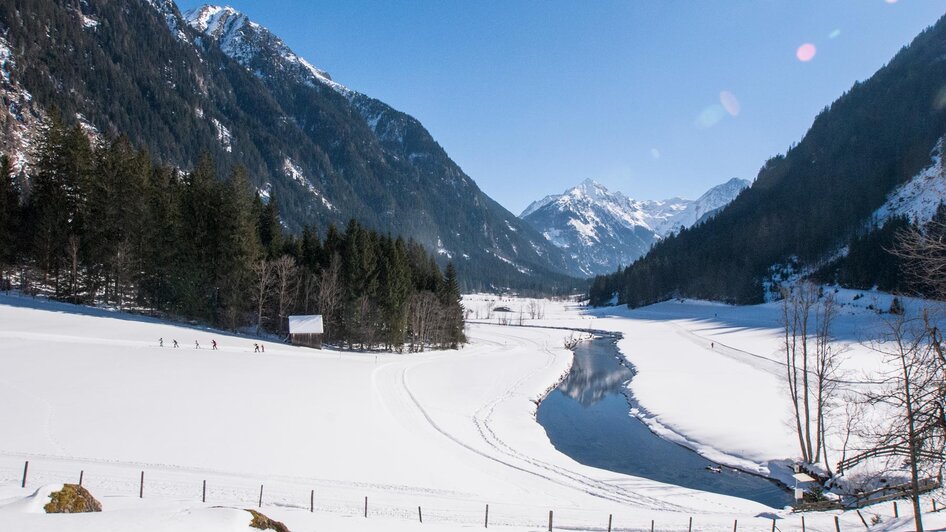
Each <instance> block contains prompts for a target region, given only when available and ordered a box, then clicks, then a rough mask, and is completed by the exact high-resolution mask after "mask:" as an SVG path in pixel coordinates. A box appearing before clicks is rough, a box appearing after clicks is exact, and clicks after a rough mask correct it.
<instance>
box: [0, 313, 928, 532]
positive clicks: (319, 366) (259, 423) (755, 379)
mask: <svg viewBox="0 0 946 532" xmlns="http://www.w3.org/2000/svg"><path fill="white" fill-rule="evenodd" d="M470 304H475V300H474V301H473V302H472V303H470ZM691 307H692V308H691ZM701 308H702V309H703V310H699V309H701ZM727 308H728V309H731V308H732V307H720V309H717V310H716V311H715V313H714V314H721V313H722V312H724V310H722V309H727ZM693 309H697V310H693ZM643 312H651V313H653V314H652V315H648V314H646V313H643ZM688 312H697V315H696V316H694V317H693V320H692V321H688V319H687V318H686V317H685V316H686V315H687V313H688ZM707 312H712V311H711V310H706V309H705V308H704V306H701V305H692V306H690V307H687V306H681V307H680V308H676V309H674V308H670V307H659V306H658V307H656V308H651V309H646V310H645V311H642V313H640V314H639V315H632V314H633V313H631V314H628V315H622V316H613V317H604V315H605V313H601V314H600V315H599V316H597V317H596V316H594V315H582V314H580V313H579V310H578V309H577V308H574V307H572V306H567V305H564V304H553V303H549V307H548V311H547V317H546V318H545V319H543V320H534V322H535V324H541V325H558V326H569V327H575V326H579V327H588V326H589V325H591V324H592V323H593V327H594V328H597V329H610V330H617V331H621V332H622V333H623V334H624V340H623V341H622V344H621V346H620V347H621V349H622V351H624V352H625V354H626V355H627V356H628V358H629V359H630V360H631V361H632V362H633V363H634V364H635V366H636V367H637V369H638V371H639V373H638V375H637V377H635V379H634V380H633V385H632V387H633V392H634V394H635V396H636V397H637V398H638V399H639V400H640V402H641V404H642V405H644V406H645V407H646V408H648V411H650V412H652V413H654V415H655V423H654V425H653V426H655V427H658V426H664V427H667V430H668V434H671V433H672V434H675V435H677V436H679V437H685V438H687V439H688V441H690V442H691V443H692V444H694V446H696V447H698V448H700V449H701V450H703V451H704V452H705V453H707V454H712V453H719V454H720V456H721V457H723V458H727V457H728V458H729V459H732V460H742V461H744V465H745V467H747V468H752V467H755V468H758V467H765V466H766V464H768V463H769V461H770V460H772V459H775V458H782V457H785V456H791V454H792V452H791V447H790V444H791V441H792V440H791V439H790V438H789V439H787V441H786V442H783V441H782V439H781V435H784V433H785V432H786V431H788V433H789V435H790V431H789V429H788V428H787V427H786V426H784V423H783V419H782V417H781V416H779V415H773V414H772V412H771V408H772V402H771V401H773V400H775V399H772V398H773V397H774V396H773V395H772V390H770V388H774V387H776V386H777V383H776V382H775V381H771V382H770V381H766V380H765V378H766V377H765V375H767V374H768V375H772V373H771V372H769V371H768V370H767V369H766V365H767V364H769V362H765V361H760V359H758V358H756V357H744V356H742V355H738V354H737V353H736V351H738V350H740V349H741V350H744V351H745V352H748V353H756V354H757V352H758V347H759V345H760V342H761V343H763V344H764V343H765V342H768V341H770V338H769V337H768V336H767V335H770V334H771V333H772V331H770V330H768V329H766V328H765V327H762V326H761V325H760V326H759V327H758V328H747V327H742V326H738V327H737V326H733V327H729V326H727V325H726V324H725V323H724V322H720V324H719V325H713V326H710V325H709V324H708V323H707V321H706V318H705V316H706V313H707ZM668 313H669V314H668ZM674 313H676V314H674ZM612 314H613V312H612ZM670 314H674V316H675V317H674V316H671V315H670ZM750 314H751V313H750ZM763 318H764V316H763ZM687 323H689V325H687ZM705 327H710V331H709V332H707V331H704V332H703V333H700V332H695V329H701V328H705ZM572 334H573V333H571V332H570V331H564V330H554V329H535V328H518V327H506V326H500V325H492V324H470V325H469V327H468V335H469V337H470V340H471V343H470V344H469V345H467V346H466V347H465V348H464V349H462V350H460V351H446V352H428V353H422V354H413V355H407V354H405V355H398V354H377V355H375V354H373V353H372V354H363V353H348V352H337V351H330V350H325V351H314V350H309V349H302V348H293V347H289V346H283V345H277V344H267V345H266V352H265V354H257V353H254V352H253V346H252V344H253V340H250V339H247V338H241V337H236V336H230V335H227V334H223V333H218V332H214V331H207V330H202V329H196V328H190V327H186V326H179V325H172V324H166V323H161V322H157V321H153V320H148V319H144V318H138V317H134V316H127V315H121V314H112V313H105V312H100V311H88V310H85V309H82V308H76V307H71V306H69V305H62V304H55V303H45V302H40V301H36V302H34V301H31V300H23V299H20V298H16V297H8V296H0V345H2V348H0V405H2V408H0V427H3V428H2V432H0V486H2V487H0V530H3V531H6V530H80V531H86V530H89V531H91V530H95V531H102V530H143V531H151V530H241V531H246V530H249V529H248V525H249V519H250V517H249V514H244V513H241V512H233V511H230V510H222V509H220V508H216V507H221V506H222V507H226V508H255V507H256V505H257V504H258V498H259V495H260V485H263V508H262V511H263V512H264V513H265V514H267V515H269V516H270V517H273V518H275V519H278V520H281V521H283V522H285V523H286V524H287V525H288V526H289V528H290V530H293V531H295V532H299V531H306V530H343V531H344V530H430V529H434V530H460V529H468V528H479V527H482V526H483V525H484V519H485V508H486V505H487V504H488V505H489V525H490V527H496V526H499V527H501V528H504V529H508V530H542V529H545V528H546V527H547V526H548V517H549V514H548V512H549V511H550V510H552V511H554V526H555V528H569V529H581V530H603V529H606V527H607V525H608V517H609V515H613V526H614V528H615V529H637V530H649V529H650V526H651V520H654V521H655V522H656V528H657V529H659V530H686V529H687V527H688V523H689V518H690V517H692V518H693V523H694V525H693V526H694V529H695V530H732V529H733V524H734V520H738V527H739V529H740V530H749V529H755V530H769V529H770V527H771V517H772V515H773V514H777V515H778V516H779V517H780V518H783V519H784V520H783V521H780V522H779V528H780V529H781V530H787V529H796V528H800V520H799V518H798V517H797V516H794V515H791V514H790V513H787V512H785V511H781V510H780V511H775V510H773V509H770V508H766V507H764V506H762V505H760V504H757V503H754V502H751V501H746V500H743V499H736V498H732V497H725V496H721V495H715V494H709V493H703V492H698V491H694V490H689V489H684V488H680V487H676V486H669V485H666V484H660V483H657V482H653V481H649V480H645V479H639V478H635V477H630V476H627V475H621V474H617V473H612V472H609V471H604V470H599V469H594V468H591V467H586V466H583V465H581V464H578V463H577V462H575V461H573V460H571V459H570V458H568V457H567V456H565V455H563V454H561V453H559V452H558V451H556V450H555V449H554V448H553V447H552V445H551V444H550V443H549V440H548V438H547V436H546V434H545V432H544V430H543V429H542V428H541V427H540V426H539V425H538V424H537V423H536V422H535V419H534V412H535V407H536V405H535V400H536V399H538V398H539V397H541V396H542V395H543V394H544V393H545V391H546V390H547V389H549V387H550V386H553V385H554V384H555V383H556V382H557V381H558V380H559V378H560V377H561V376H562V375H563V374H564V373H565V372H566V371H567V369H568V368H569V365H570V361H571V353H570V352H569V351H568V350H566V349H565V348H564V339H565V338H567V337H569V336H571V335H572ZM693 335H696V338H694V337H693ZM706 335H710V336H712V337H713V338H716V339H717V340H718V341H719V342H720V343H721V344H725V346H727V349H732V350H734V352H732V353H730V352H728V351H727V352H723V353H720V350H714V351H713V353H714V354H712V355H705V353H704V351H706V349H705V348H704V347H703V346H701V345H700V342H701V341H703V340H701V338H704V337H707V338H708V337H709V336H706ZM158 338H163V339H164V345H165V347H163V348H161V347H158ZM722 338H725V341H724V340H723V339H722ZM174 339H176V340H178V342H180V345H181V348H180V349H173V348H171V347H168V346H169V345H170V343H171V340H174ZM213 339H215V340H216V341H217V342H218V344H219V346H220V349H219V350H217V351H213V350H211V349H210V348H209V347H210V344H211V340H213ZM195 340H196V341H199V342H200V344H201V347H202V348H201V349H199V350H198V349H195V348H194V342H195ZM668 349H669V351H667V352H672V353H674V356H644V355H643V354H644V353H650V354H651V355H655V354H659V353H661V352H662V351H661V350H668ZM635 353H637V354H638V355H635ZM762 354H763V355H769V354H771V353H762ZM704 356H710V357H711V359H710V360H706V361H703V360H702V359H701V357H704ZM679 357H683V358H679ZM680 363H682V364H684V365H683V366H678V364H680ZM668 372H669V373H670V374H668ZM708 372H709V373H708ZM711 376H712V377H711ZM774 378H775V377H774V375H773V376H772V379H774ZM668 379H670V381H672V382H674V383H676V384H675V385H674V388H673V389H672V390H671V393H666V391H667V390H666V386H667V382H668ZM732 380H737V381H738V382H740V383H741V385H742V388H741V392H740V393H741V394H742V397H743V398H744V400H742V401H741V402H740V404H741V405H742V406H741V407H740V406H739V405H736V406H735V407H734V406H733V405H732V404H730V403H732V395H733V394H719V395H720V396H725V397H716V396H714V395H713V394H712V393H710V392H706V390H707V386H708V385H707V384H706V381H710V382H711V383H713V386H721V387H725V386H727V385H729V384H730V381H732ZM726 397H728V399H727V398H726ZM681 412H682V413H681ZM686 412H689V414H687V413H686ZM720 412H724V414H720ZM705 415H712V416H713V419H714V423H713V424H712V425H713V426H712V427H710V428H707V427H705V426H701V424H700V423H695V422H694V421H693V420H694V419H697V418H698V416H705ZM658 423H659V424H658ZM704 425H709V423H704ZM26 460H29V462H30V465H29V474H28V478H27V487H26V488H25V489H23V488H20V481H21V478H22V474H23V466H24V461H26ZM80 471H83V485H84V486H86V487H87V488H89V490H90V491H91V492H92V493H93V495H95V496H97V497H98V498H99V499H100V500H101V501H102V503H103V507H104V511H103V512H102V513H101V514H94V515H93V514H85V515H81V516H78V515H55V516H49V515H45V514H42V513H36V512H35V511H33V510H35V508H36V505H35V504H30V499H29V496H30V495H31V494H32V493H33V492H34V491H36V490H37V488H40V487H41V486H43V485H50V484H61V483H64V482H76V481H77V480H78V477H79V472H80ZM141 471H144V472H145V481H144V497H143V498H141V499H139V498H138V494H139V487H140V486H139V482H140V475H141ZM204 480H206V481H207V502H206V503H201V502H200V498H201V490H202V486H203V481H204ZM313 490H314V506H315V512H311V513H310V511H309V504H310V496H312V493H313ZM43 495H44V493H41V494H40V497H42V496H43ZM365 497H367V499H368V518H365V517H364V516H363V513H364V506H365ZM418 506H420V507H421V508H422V512H423V520H424V522H423V524H421V523H419V522H418V515H417V512H418V510H417V508H418ZM934 520H935V518H934ZM885 523H886V525H888V526H889V525H893V524H895V523H893V522H891V521H890V520H889V519H885ZM806 524H807V528H808V529H809V530H833V529H834V521H833V516H832V515H830V514H819V515H814V514H812V515H809V516H807V523H806ZM841 524H842V526H843V527H844V528H846V529H853V528H855V527H860V526H862V525H861V524H860V521H859V519H858V518H857V517H856V515H843V516H841ZM942 524H946V520H944V521H943V523H942ZM904 526H909V525H908V524H906V522H904Z"/></svg>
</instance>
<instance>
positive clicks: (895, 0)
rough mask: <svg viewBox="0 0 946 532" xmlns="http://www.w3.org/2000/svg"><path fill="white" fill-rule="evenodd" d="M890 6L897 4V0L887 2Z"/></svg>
mask: <svg viewBox="0 0 946 532" xmlns="http://www.w3.org/2000/svg"><path fill="white" fill-rule="evenodd" d="M885 1H886V2H887V3H888V4H896V3H897V0H885Z"/></svg>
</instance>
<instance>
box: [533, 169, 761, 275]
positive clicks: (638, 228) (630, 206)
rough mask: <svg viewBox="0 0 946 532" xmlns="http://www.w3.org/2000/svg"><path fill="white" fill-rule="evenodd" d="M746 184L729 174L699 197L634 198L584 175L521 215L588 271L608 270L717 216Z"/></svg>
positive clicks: (632, 259) (603, 271)
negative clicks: (668, 238) (726, 178)
mask: <svg viewBox="0 0 946 532" xmlns="http://www.w3.org/2000/svg"><path fill="white" fill-rule="evenodd" d="M748 185H749V182H748V181H745V180H743V179H731V180H729V181H727V182H726V183H723V184H721V185H718V186H716V187H713V188H711V189H710V190H708V191H707V192H706V193H704V194H703V195H702V196H700V197H699V198H698V199H696V200H687V199H682V198H671V199H667V200H634V199H631V198H628V197H627V196H625V195H624V194H622V193H621V192H612V191H610V190H608V189H607V187H605V186H604V185H602V184H601V183H598V182H597V181H595V180H593V179H586V180H584V181H582V182H581V183H579V184H578V185H576V186H574V187H572V188H570V189H568V190H566V191H565V192H563V193H562V194H556V195H550V196H546V197H545V198H542V199H541V200H539V201H536V202H533V203H532V204H531V205H529V206H528V207H527V208H526V209H525V210H524V211H523V212H522V214H521V215H520V217H521V218H522V219H523V220H525V221H526V222H528V223H529V224H531V225H532V226H533V227H534V228H536V229H537V230H538V231H539V232H541V233H542V234H543V235H544V236H545V237H546V238H547V239H548V240H549V241H550V242H552V243H553V244H555V245H556V246H558V247H559V248H562V249H563V250H565V251H566V252H567V253H569V254H570V255H571V257H572V259H574V260H575V261H577V262H578V264H579V268H580V269H581V270H582V271H584V272H585V273H586V274H588V275H595V274H602V273H610V272H613V271H614V270H615V269H617V268H618V267H620V266H623V265H627V264H629V263H630V262H633V261H634V260H636V259H637V258H638V257H640V256H642V255H643V254H645V253H646V252H647V250H649V249H650V247H651V246H652V245H653V244H654V243H655V242H656V241H658V240H660V239H661V238H664V237H666V236H668V235H670V234H672V233H675V232H677V231H679V230H680V229H682V228H684V227H691V226H693V225H695V224H697V223H701V222H703V221H705V220H706V219H708V218H709V217H711V216H713V215H714V214H715V213H716V212H718V210H719V209H720V208H721V207H723V206H725V205H727V204H728V203H729V202H730V201H732V200H733V199H734V198H735V197H736V196H737V195H738V194H739V193H740V192H741V191H742V190H743V189H744V188H746V187H747V186H748Z"/></svg>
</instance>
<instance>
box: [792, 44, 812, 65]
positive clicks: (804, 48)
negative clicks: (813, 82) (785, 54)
mask: <svg viewBox="0 0 946 532" xmlns="http://www.w3.org/2000/svg"><path fill="white" fill-rule="evenodd" d="M816 53H818V50H817V48H815V45H813V44H811V43H810V42H806V43H805V44H803V45H801V46H799V47H798V50H795V57H797V58H798V60H799V61H801V62H802V63H807V62H808V61H811V60H812V59H814V58H815V54H816Z"/></svg>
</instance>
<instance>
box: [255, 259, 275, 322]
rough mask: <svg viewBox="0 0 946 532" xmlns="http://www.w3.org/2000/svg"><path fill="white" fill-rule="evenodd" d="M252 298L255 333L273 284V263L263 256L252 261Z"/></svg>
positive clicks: (261, 319) (261, 320)
mask: <svg viewBox="0 0 946 532" xmlns="http://www.w3.org/2000/svg"><path fill="white" fill-rule="evenodd" d="M253 279H254V283H253V299H254V301H253V302H254V303H255V304H256V333H257V334H259V331H260V328H261V327H262V326H263V311H264V310H265V309H266V300H267V299H268V296H269V289H270V287H271V286H272V284H273V263H272V262H270V261H268V260H266V259H265V258H263V259H260V260H258V261H256V262H254V263H253Z"/></svg>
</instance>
